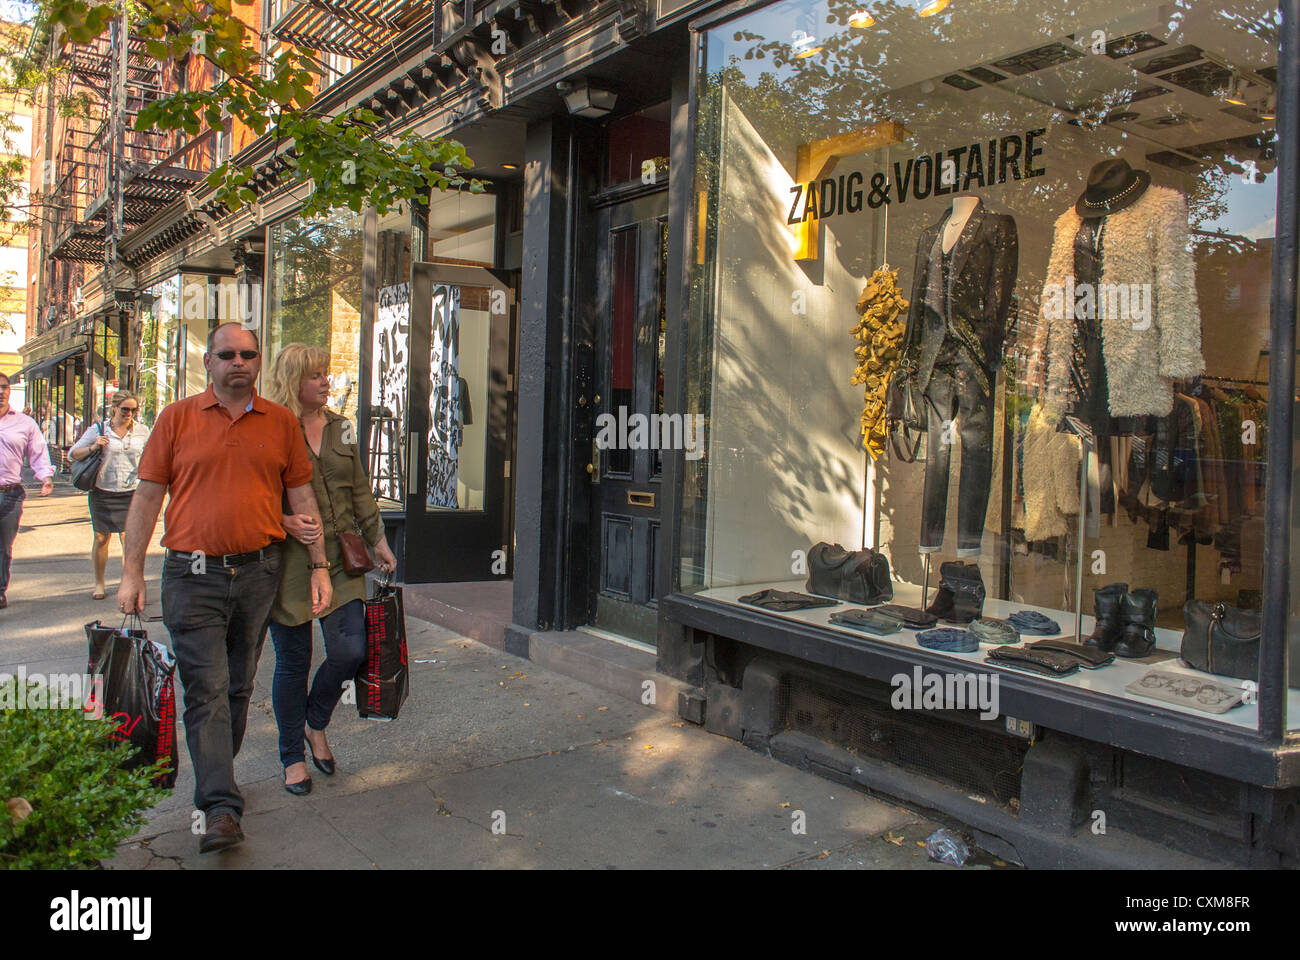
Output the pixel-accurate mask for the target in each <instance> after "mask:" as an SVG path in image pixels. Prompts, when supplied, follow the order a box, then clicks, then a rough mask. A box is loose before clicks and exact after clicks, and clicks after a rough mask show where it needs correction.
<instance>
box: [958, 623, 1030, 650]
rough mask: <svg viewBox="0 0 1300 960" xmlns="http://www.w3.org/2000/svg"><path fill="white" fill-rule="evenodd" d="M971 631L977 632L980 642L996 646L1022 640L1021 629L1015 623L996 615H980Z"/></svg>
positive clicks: (976, 635) (972, 625)
mask: <svg viewBox="0 0 1300 960" xmlns="http://www.w3.org/2000/svg"><path fill="white" fill-rule="evenodd" d="M970 632H971V633H973V634H975V637H976V639H978V640H979V642H980V643H989V644H992V645H994V646H999V645H1001V644H1009V643H1019V642H1020V631H1019V630H1017V629H1016V627H1015V624H1013V623H1009V622H1008V621H1006V620H998V619H997V618H996V617H980V618H979V619H978V620H976V621H975V622H974V623H972V624H971V625H970Z"/></svg>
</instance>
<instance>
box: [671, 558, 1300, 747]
mask: <svg viewBox="0 0 1300 960" xmlns="http://www.w3.org/2000/svg"><path fill="white" fill-rule="evenodd" d="M936 584H937V577H936ZM766 589H773V590H790V591H795V592H799V593H806V592H807V590H806V584H805V581H803V580H785V581H771V582H762V583H747V584H744V585H741V586H732V587H714V588H712V589H709V590H702V591H700V592H698V593H696V594H694V596H696V597H701V598H707V599H710V600H718V601H722V602H724V603H728V604H734V605H735V606H737V607H739V608H742V609H744V610H748V611H751V612H754V613H761V614H765V615H767V616H770V617H774V618H778V619H784V620H792V621H797V622H799V623H806V624H812V625H814V626H817V627H819V628H822V629H827V630H833V631H835V633H836V634H839V635H843V636H848V637H850V638H852V639H853V640H856V641H859V642H862V643H864V644H866V645H876V644H882V645H890V646H895V647H902V648H905V649H912V650H918V651H921V650H923V651H924V652H925V653H926V654H930V655H934V656H939V657H944V658H947V659H949V660H952V661H954V662H958V663H965V664H968V665H971V666H979V667H982V668H984V669H987V670H993V671H997V672H998V673H1002V674H1013V675H1016V676H1018V677H1034V678H1036V679H1041V680H1044V681H1045V682H1047V683H1050V684H1053V685H1061V686H1069V687H1074V688H1077V689H1082V690H1088V691H1090V692H1092V693H1097V694H1102V695H1104V696H1109V697H1115V698H1116V699H1119V700H1126V701H1129V702H1131V703H1141V704H1150V705H1152V706H1156V707H1159V708H1162V709H1168V710H1174V711H1177V712H1179V713H1186V714H1189V715H1192V716H1196V717H1199V718H1201V719H1203V720H1208V721H1212V722H1215V723H1221V724H1223V725H1225V726H1230V727H1238V728H1243V729H1246V730H1254V729H1256V728H1257V727H1258V724H1259V708H1258V704H1256V703H1243V704H1241V705H1240V706H1237V707H1234V708H1233V709H1231V710H1229V711H1228V712H1227V713H1224V714H1218V715H1216V714H1212V713H1207V712H1205V711H1203V710H1197V709H1194V708H1192V707H1186V706H1182V705H1180V704H1176V703H1170V702H1169V701H1167V700H1158V699H1156V698H1153V697H1141V696H1137V695H1134V694H1132V693H1129V692H1127V691H1126V690H1125V689H1124V688H1125V687H1126V686H1127V685H1128V684H1130V683H1133V682H1134V681H1136V680H1140V679H1141V678H1142V677H1143V676H1144V675H1145V674H1146V673H1147V672H1149V671H1151V670H1153V669H1159V670H1161V671H1168V672H1170V673H1175V674H1178V675H1180V676H1186V677H1188V678H1189V679H1193V680H1217V681H1219V682H1220V683H1223V684H1226V685H1239V686H1244V685H1245V682H1244V681H1241V680H1233V679H1231V678H1224V677H1216V676H1214V675H1212V674H1208V673H1204V672H1202V671H1199V670H1193V669H1191V668H1190V667H1187V666H1184V665H1182V663H1181V662H1180V661H1179V659H1178V649H1179V644H1180V643H1181V640H1182V633H1181V631H1177V630H1168V629H1165V628H1161V627H1157V628H1156V631H1155V633H1156V652H1155V653H1153V654H1152V655H1151V656H1149V657H1145V658H1143V659H1141V660H1125V659H1122V658H1118V657H1117V658H1116V659H1115V662H1114V663H1111V664H1109V665H1107V666H1105V667H1101V668H1100V669H1097V670H1079V671H1077V672H1076V673H1074V674H1072V675H1070V676H1068V677H1059V678H1047V677H1042V676H1040V675H1038V674H1030V673H1026V672H1025V671H1022V670H1016V669H1012V668H1008V667H1002V666H998V665H995V664H992V663H986V662H985V658H986V656H987V651H988V650H990V649H992V646H993V645H992V644H981V645H980V649H979V651H977V652H971V653H949V652H944V651H937V650H929V649H925V648H923V647H921V645H920V644H918V643H917V642H916V635H917V633H919V632H920V631H917V630H909V629H907V628H903V629H902V630H901V631H900V632H899V633H896V634H893V635H891V636H887V637H875V636H870V635H867V634H864V633H862V632H860V631H857V630H851V629H848V628H846V627H842V626H839V625H838V624H834V623H831V622H830V615H831V614H832V613H835V612H836V611H840V610H848V609H860V610H869V609H871V608H870V607H866V606H863V605H861V604H855V603H840V604H838V605H836V606H834V607H818V608H815V609H812V610H796V611H791V612H787V613H776V612H773V611H770V610H764V609H762V608H760V607H754V606H751V605H749V604H745V603H741V602H740V597H742V596H746V595H747V594H751V593H755V592H756V591H759V590H766ZM934 594H935V587H934V586H932V587H931V588H930V599H931V600H933V598H934ZM891 602H892V603H897V604H902V605H904V606H910V607H920V606H922V604H921V587H920V586H919V585H918V584H912V583H904V582H899V581H895V582H894V599H893V600H892V601H891ZM1018 610H1035V611H1037V612H1038V613H1041V614H1043V615H1044V616H1047V617H1051V618H1052V619H1053V620H1055V621H1056V622H1057V623H1059V624H1060V625H1061V632H1060V634H1056V635H1055V636H1058V637H1061V638H1065V639H1068V638H1069V637H1071V636H1072V635H1073V634H1074V614H1073V613H1065V612H1063V611H1060V610H1053V609H1051V608H1048V607H1040V606H1034V605H1033V604H1027V603H1016V602H1015V601H1011V600H993V599H986V600H985V601H984V611H983V615H984V616H986V617H996V618H998V619H1005V618H1006V617H1007V616H1008V615H1009V614H1011V613H1014V612H1016V611H1018ZM1093 622H1094V618H1093V617H1091V616H1087V615H1085V616H1084V618H1083V627H1082V633H1083V635H1084V636H1085V637H1086V636H1087V635H1088V634H1090V633H1091V632H1092V630H1093ZM939 626H951V625H950V624H943V623H941V624H939ZM1037 639H1045V638H1042V637H1039V636H1028V635H1026V636H1025V637H1023V638H1022V641H1021V642H1022V643H1023V642H1025V641H1027V640H1037ZM1287 717H1288V718H1289V720H1290V724H1291V728H1292V729H1297V728H1298V727H1300V690H1295V689H1292V690H1289V691H1288V692H1287Z"/></svg>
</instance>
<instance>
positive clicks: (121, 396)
mask: <svg viewBox="0 0 1300 960" xmlns="http://www.w3.org/2000/svg"><path fill="white" fill-rule="evenodd" d="M128 400H134V401H135V405H136V406H137V407H138V406H139V405H140V398H139V397H137V396H136V395H135V394H134V393H132V392H131V391H130V390H119V391H117V393H115V394H113V399H112V401H110V403H109V406H111V407H112V408H113V409H114V410H116V409H117V408H118V407H120V406H121V405H122V404H124V403H126V402H127V401H128ZM139 412H140V411H139V410H137V411H136V413H139Z"/></svg>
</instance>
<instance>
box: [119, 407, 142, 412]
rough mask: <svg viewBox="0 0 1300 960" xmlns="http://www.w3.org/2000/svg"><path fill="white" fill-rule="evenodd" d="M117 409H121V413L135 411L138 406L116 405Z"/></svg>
mask: <svg viewBox="0 0 1300 960" xmlns="http://www.w3.org/2000/svg"><path fill="white" fill-rule="evenodd" d="M117 409H119V410H121V411H122V412H123V413H135V412H136V411H137V410H139V409H140V408H139V407H118V408H117Z"/></svg>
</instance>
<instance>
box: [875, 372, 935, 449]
mask: <svg viewBox="0 0 1300 960" xmlns="http://www.w3.org/2000/svg"><path fill="white" fill-rule="evenodd" d="M925 404H926V400H925V394H924V392H923V391H922V390H921V387H920V384H918V383H917V382H916V369H915V368H914V367H910V366H900V367H899V369H898V370H897V371H895V373H894V375H893V376H892V377H890V378H889V389H888V390H887V391H886V392H885V418H886V420H887V421H888V423H889V444H890V446H892V447H893V448H894V456H895V457H897V458H898V459H899V461H900V462H902V463H913V462H914V461H915V460H916V451H917V450H919V449H920V447H921V438H922V437H924V436H925V431H926V428H927V427H928V424H927V423H926V419H927V418H926V408H925ZM913 430H915V431H916V437H915V439H913V438H912V436H911V435H910V432H911V431H913Z"/></svg>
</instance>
